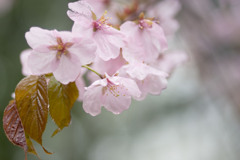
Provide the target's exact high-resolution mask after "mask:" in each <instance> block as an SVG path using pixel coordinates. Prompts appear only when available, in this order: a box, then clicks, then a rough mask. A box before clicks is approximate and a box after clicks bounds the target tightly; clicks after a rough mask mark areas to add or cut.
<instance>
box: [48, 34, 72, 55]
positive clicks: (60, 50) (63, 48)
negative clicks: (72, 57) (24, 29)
mask: <svg viewBox="0 0 240 160" xmlns="http://www.w3.org/2000/svg"><path fill="white" fill-rule="evenodd" d="M72 45H73V43H71V42H67V43H63V41H62V39H61V38H60V37H57V45H52V46H49V47H48V48H49V49H50V50H54V51H57V58H58V59H60V58H61V56H62V54H64V55H66V54H68V53H69V51H68V50H67V49H68V48H70V47H71V46H72Z"/></svg>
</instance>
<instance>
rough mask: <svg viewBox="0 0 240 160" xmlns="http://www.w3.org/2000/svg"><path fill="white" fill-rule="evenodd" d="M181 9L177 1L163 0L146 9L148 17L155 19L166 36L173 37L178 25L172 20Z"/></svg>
mask: <svg viewBox="0 0 240 160" xmlns="http://www.w3.org/2000/svg"><path fill="white" fill-rule="evenodd" d="M180 9H181V4H180V2H179V1H178V0H164V1H161V2H159V3H158V4H157V5H154V6H153V7H152V8H150V9H148V11H147V15H148V16H149V17H156V19H157V20H158V22H159V24H160V25H161V27H162V28H163V30H164V33H165V34H166V35H167V36H170V35H173V34H174V33H175V32H176V31H177V30H178V29H179V23H178V21H177V20H176V19H175V18H174V17H175V16H176V14H177V13H178V12H179V10H180Z"/></svg>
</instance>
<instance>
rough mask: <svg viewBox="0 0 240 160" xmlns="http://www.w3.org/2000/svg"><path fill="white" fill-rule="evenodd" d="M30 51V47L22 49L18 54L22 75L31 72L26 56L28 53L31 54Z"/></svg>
mask: <svg viewBox="0 0 240 160" xmlns="http://www.w3.org/2000/svg"><path fill="white" fill-rule="evenodd" d="M31 53H32V49H26V50H24V51H22V52H21V54H20V60H21V64H22V74H23V75H24V76H28V75H31V74H32V72H31V68H30V67H29V66H28V57H29V55H31Z"/></svg>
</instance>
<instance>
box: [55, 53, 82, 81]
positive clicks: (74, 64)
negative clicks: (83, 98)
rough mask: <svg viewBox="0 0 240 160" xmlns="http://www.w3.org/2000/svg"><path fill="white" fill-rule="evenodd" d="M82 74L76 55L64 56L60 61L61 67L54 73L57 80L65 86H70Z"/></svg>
mask: <svg viewBox="0 0 240 160" xmlns="http://www.w3.org/2000/svg"><path fill="white" fill-rule="evenodd" d="M80 73H81V64H80V63H79V59H78V57H77V56H75V55H74V54H67V55H62V56H61V58H60V59H59V66H58V68H57V69H56V70H55V71H54V72H53V74H54V76H55V78H56V80H58V81H60V82H61V83H63V84H68V83H69V82H73V81H75V80H76V79H77V77H78V76H79V75H80Z"/></svg>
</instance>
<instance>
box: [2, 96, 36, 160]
mask: <svg viewBox="0 0 240 160" xmlns="http://www.w3.org/2000/svg"><path fill="white" fill-rule="evenodd" d="M3 129H4V131H5V134H6V136H7V137H8V139H9V141H10V142H12V143H13V144H14V145H17V146H19V147H21V148H22V149H23V150H24V152H25V160H26V159H27V153H32V154H35V155H36V156H37V152H36V151H35V149H34V147H33V144H32V142H31V140H30V138H29V137H28V136H27V135H26V134H25V132H24V128H23V126H22V122H21V119H20V117H19V114H18V110H17V105H16V101H15V100H12V101H10V102H9V105H8V106H7V107H6V109H5V110H4V115H3Z"/></svg>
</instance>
